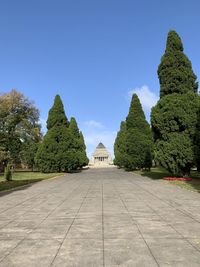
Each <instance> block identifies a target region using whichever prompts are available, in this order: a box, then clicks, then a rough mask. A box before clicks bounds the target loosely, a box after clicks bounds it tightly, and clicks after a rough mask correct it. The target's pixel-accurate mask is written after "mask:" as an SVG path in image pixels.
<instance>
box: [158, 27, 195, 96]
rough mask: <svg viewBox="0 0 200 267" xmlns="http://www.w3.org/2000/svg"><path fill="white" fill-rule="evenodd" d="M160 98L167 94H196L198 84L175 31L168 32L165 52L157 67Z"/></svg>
mask: <svg viewBox="0 0 200 267" xmlns="http://www.w3.org/2000/svg"><path fill="white" fill-rule="evenodd" d="M158 77H159V81H160V97H163V96H165V95H168V94H172V93H178V94H183V93H187V92H188V91H192V92H195V93H196V92H197V88H198V83H197V82H196V79H197V77H196V75H195V74H194V72H193V70H192V65H191V62H190V60H189V59H188V58H187V56H186V55H185V54H184V52H183V44H182V41H181V38H180V37H179V35H178V34H177V33H176V32H175V31H169V33H168V37H167V43H166V50H165V53H164V55H163V56H162V58H161V63H160V65H159V67H158Z"/></svg>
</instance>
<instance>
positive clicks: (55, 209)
mask: <svg viewBox="0 0 200 267" xmlns="http://www.w3.org/2000/svg"><path fill="white" fill-rule="evenodd" d="M79 182H80V179H79ZM80 186H81V183H80V184H79V185H78V186H77V187H75V188H74V190H72V191H71V192H70V194H69V195H68V196H67V197H66V198H65V199H64V200H63V201H62V202H61V203H59V205H58V206H56V207H55V208H54V209H53V210H52V211H51V212H50V213H49V214H48V215H47V216H46V217H45V218H44V219H43V220H42V221H41V222H40V223H39V224H38V225H37V226H36V227H34V228H33V229H32V230H31V231H30V232H29V233H27V235H26V236H28V235H29V234H31V233H32V232H33V231H34V230H36V229H37V228H38V226H40V225H41V224H42V223H43V222H44V221H45V220H46V219H47V218H48V217H49V216H50V215H51V214H52V213H53V212H54V211H55V210H56V209H57V208H58V207H59V206H61V205H62V204H63V203H64V202H65V201H66V200H67V199H68V198H69V197H70V195H71V194H72V193H73V192H74V191H75V190H77V188H79V187H80ZM26 236H25V237H24V238H23V239H21V241H20V242H19V243H17V245H16V246H15V247H14V248H13V249H12V250H11V251H10V252H9V253H8V254H7V255H5V257H3V258H2V259H1V260H0V263H1V262H2V261H3V260H4V259H5V258H7V257H8V256H9V255H10V254H11V253H12V252H13V251H14V250H15V249H16V248H17V247H18V246H19V245H20V244H21V243H22V242H23V241H24V240H26Z"/></svg>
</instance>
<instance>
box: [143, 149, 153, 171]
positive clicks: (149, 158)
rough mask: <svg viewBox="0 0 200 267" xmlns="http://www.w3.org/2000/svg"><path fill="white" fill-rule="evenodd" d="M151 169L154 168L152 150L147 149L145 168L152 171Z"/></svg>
mask: <svg viewBox="0 0 200 267" xmlns="http://www.w3.org/2000/svg"><path fill="white" fill-rule="evenodd" d="M151 167H152V152H151V150H150V149H147V150H146V154H145V159H144V168H145V169H147V170H148V171H150V170H151Z"/></svg>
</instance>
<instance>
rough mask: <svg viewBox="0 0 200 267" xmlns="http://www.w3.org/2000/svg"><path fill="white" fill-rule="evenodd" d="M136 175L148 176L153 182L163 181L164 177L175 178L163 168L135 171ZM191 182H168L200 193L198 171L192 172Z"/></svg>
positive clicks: (199, 174) (199, 175)
mask: <svg viewBox="0 0 200 267" xmlns="http://www.w3.org/2000/svg"><path fill="white" fill-rule="evenodd" d="M134 173H135V174H140V175H141V176H147V177H149V178H151V179H153V180H157V179H162V178H163V177H164V176H173V175H172V174H170V173H169V172H167V171H166V170H165V169H163V168H152V169H151V171H150V172H148V171H141V170H137V171H134ZM190 177H191V178H193V179H192V180H191V181H166V182H168V183H170V184H174V185H177V186H180V187H182V188H186V189H188V190H191V191H197V192H199V193H200V173H199V172H197V171H192V172H191V176H190Z"/></svg>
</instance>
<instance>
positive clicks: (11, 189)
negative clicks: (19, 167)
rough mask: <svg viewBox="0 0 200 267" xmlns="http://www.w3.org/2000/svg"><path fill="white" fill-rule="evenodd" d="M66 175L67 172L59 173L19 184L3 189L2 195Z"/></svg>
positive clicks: (0, 194)
mask: <svg viewBox="0 0 200 267" xmlns="http://www.w3.org/2000/svg"><path fill="white" fill-rule="evenodd" d="M64 176H66V174H63V175H57V176H54V177H51V178H47V179H43V180H40V181H33V182H30V183H28V184H24V185H19V186H16V187H13V188H10V189H6V190H2V191H0V197H1V196H3V195H5V194H6V193H9V192H12V191H17V190H20V189H22V188H24V187H25V188H26V187H28V186H29V185H31V184H35V183H39V182H46V181H47V180H54V179H57V178H59V177H64ZM38 180H39V179H38Z"/></svg>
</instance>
